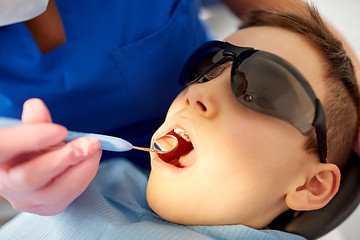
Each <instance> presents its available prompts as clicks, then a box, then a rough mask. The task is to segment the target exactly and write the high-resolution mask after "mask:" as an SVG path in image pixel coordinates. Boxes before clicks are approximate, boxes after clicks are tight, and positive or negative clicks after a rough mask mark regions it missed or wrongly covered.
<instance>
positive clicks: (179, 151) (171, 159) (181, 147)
mask: <svg viewBox="0 0 360 240" xmlns="http://www.w3.org/2000/svg"><path fill="white" fill-rule="evenodd" d="M167 135H172V136H174V137H176V139H177V141H178V147H177V148H175V150H174V151H172V152H169V153H163V154H159V156H160V157H161V159H162V160H163V161H165V162H168V163H171V164H173V165H178V160H179V158H180V157H181V156H183V155H185V154H187V153H188V152H190V151H191V150H192V149H193V145H192V144H191V142H188V141H186V140H185V139H183V138H182V137H180V136H179V135H177V134H176V133H175V132H174V130H172V131H171V132H169V133H168V134H167ZM156 141H157V142H158V140H156ZM170 141H171V140H170V139H169V140H167V139H165V138H164V139H162V141H161V142H162V143H161V145H164V146H170V145H172V144H173V141H172V142H170ZM175 161H176V162H177V163H175Z"/></svg>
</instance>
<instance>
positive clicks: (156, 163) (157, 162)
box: [151, 153, 186, 173]
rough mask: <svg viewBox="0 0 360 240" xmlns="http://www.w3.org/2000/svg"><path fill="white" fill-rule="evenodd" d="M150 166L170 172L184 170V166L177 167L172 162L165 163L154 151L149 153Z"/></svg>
mask: <svg viewBox="0 0 360 240" xmlns="http://www.w3.org/2000/svg"><path fill="white" fill-rule="evenodd" d="M151 168H152V169H159V170H162V171H168V172H171V173H180V172H183V171H185V170H186V168H179V167H176V166H174V165H172V164H169V163H166V162H164V161H163V160H161V158H159V156H158V155H157V154H156V153H151Z"/></svg>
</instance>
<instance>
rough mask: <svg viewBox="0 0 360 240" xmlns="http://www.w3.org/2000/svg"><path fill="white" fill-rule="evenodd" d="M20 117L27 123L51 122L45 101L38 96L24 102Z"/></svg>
mask: <svg viewBox="0 0 360 240" xmlns="http://www.w3.org/2000/svg"><path fill="white" fill-rule="evenodd" d="M21 119H22V121H23V122H28V123H36V122H47V123H51V122H52V119H51V115H50V112H49V110H48V108H47V107H46V105H45V103H44V102H43V101H42V100H40V99H38V98H32V99H29V100H27V101H26V102H25V103H24V106H23V112H22V116H21Z"/></svg>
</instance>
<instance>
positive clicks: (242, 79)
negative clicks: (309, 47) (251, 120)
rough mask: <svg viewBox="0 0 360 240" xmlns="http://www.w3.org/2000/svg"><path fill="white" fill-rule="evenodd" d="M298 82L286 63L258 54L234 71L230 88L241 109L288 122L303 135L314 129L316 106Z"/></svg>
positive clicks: (294, 73)
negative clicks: (243, 106)
mask: <svg viewBox="0 0 360 240" xmlns="http://www.w3.org/2000/svg"><path fill="white" fill-rule="evenodd" d="M299 78H302V76H301V75H300V74H299V73H298V72H297V71H296V70H295V69H294V68H293V67H291V66H290V65H289V63H287V62H285V61H284V60H282V59H280V58H279V57H277V56H275V55H273V54H270V53H267V52H262V51H259V52H256V53H254V54H253V55H252V56H251V57H249V58H247V59H246V60H245V61H243V62H242V63H241V64H240V65H238V66H237V67H236V68H235V69H233V72H232V80H231V85H232V90H233V93H234V94H235V95H236V97H237V99H238V101H240V102H241V103H242V104H243V105H245V106H246V107H248V108H250V109H253V110H255V111H257V112H260V113H264V114H267V115H270V116H273V117H276V118H279V119H282V120H284V121H287V122H289V123H290V124H292V125H293V126H295V127H296V128H297V129H299V130H300V132H302V133H303V134H305V135H306V134H309V133H310V130H312V128H313V127H312V122H313V120H314V117H315V106H314V103H313V101H312V99H311V98H310V97H309V94H308V92H307V90H306V88H304V86H303V84H302V82H303V81H299ZM304 82H305V80H304Z"/></svg>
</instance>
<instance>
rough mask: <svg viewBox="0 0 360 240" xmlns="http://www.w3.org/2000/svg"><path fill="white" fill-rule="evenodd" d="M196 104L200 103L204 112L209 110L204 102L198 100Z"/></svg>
mask: <svg viewBox="0 0 360 240" xmlns="http://www.w3.org/2000/svg"><path fill="white" fill-rule="evenodd" d="M196 104H197V105H199V106H200V108H201V109H202V110H203V111H204V112H206V111H207V108H206V107H205V105H204V104H203V103H202V102H200V101H197V102H196Z"/></svg>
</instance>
